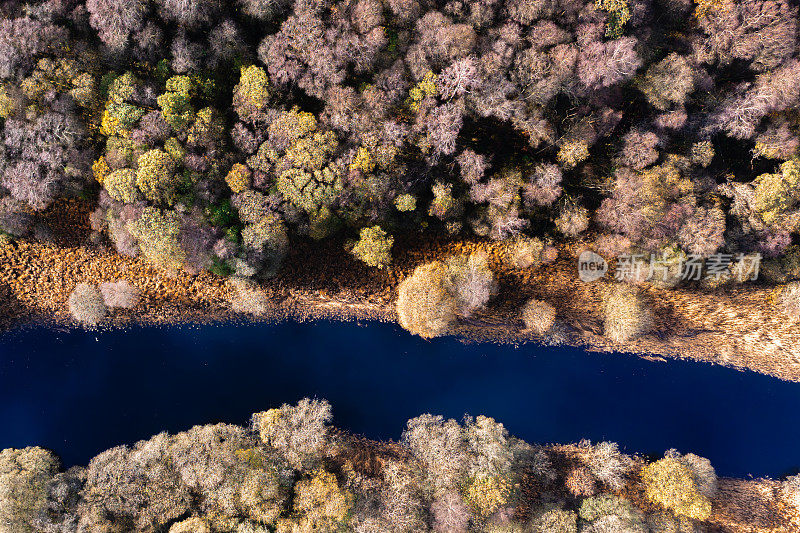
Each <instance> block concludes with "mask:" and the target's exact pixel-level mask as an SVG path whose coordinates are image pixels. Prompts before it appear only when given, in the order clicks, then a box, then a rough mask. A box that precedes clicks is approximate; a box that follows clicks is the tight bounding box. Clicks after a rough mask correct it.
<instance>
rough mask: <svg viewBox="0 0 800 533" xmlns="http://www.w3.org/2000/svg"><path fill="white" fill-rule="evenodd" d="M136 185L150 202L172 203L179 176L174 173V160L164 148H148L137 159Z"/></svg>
mask: <svg viewBox="0 0 800 533" xmlns="http://www.w3.org/2000/svg"><path fill="white" fill-rule="evenodd" d="M137 165H138V167H139V168H138V170H137V171H136V186H137V187H139V190H140V191H142V193H143V194H144V196H145V198H147V199H148V200H150V201H152V202H161V203H165V204H168V205H172V203H173V202H174V201H175V189H176V187H177V185H178V182H179V180H180V178H179V177H178V175H176V174H175V161H174V160H173V159H172V157H171V156H170V155H169V154H168V153H167V152H165V151H164V150H150V151H148V152H145V153H143V154H142V155H141V156H139V159H138V161H137Z"/></svg>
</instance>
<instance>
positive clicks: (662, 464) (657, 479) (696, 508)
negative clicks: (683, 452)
mask: <svg viewBox="0 0 800 533" xmlns="http://www.w3.org/2000/svg"><path fill="white" fill-rule="evenodd" d="M642 481H643V482H644V488H645V496H646V497H647V498H648V499H649V500H650V501H652V502H653V503H656V504H658V505H661V506H662V507H664V508H666V509H669V510H671V511H673V512H674V513H676V514H678V515H681V516H685V517H687V518H691V519H693V520H706V519H707V518H708V517H709V516H710V515H711V502H710V501H709V499H708V498H707V497H706V496H703V495H702V494H701V493H700V490H699V488H698V485H697V478H696V476H695V475H694V473H693V472H692V469H691V468H689V467H688V466H686V465H685V464H684V463H683V462H681V461H680V460H679V459H676V458H674V457H665V458H663V459H660V460H658V461H656V462H654V463H651V464H649V465H647V466H646V467H644V468H643V469H642Z"/></svg>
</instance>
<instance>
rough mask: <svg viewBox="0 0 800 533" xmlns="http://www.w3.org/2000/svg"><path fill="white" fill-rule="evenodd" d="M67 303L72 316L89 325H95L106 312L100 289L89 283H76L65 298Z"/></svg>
mask: <svg viewBox="0 0 800 533" xmlns="http://www.w3.org/2000/svg"><path fill="white" fill-rule="evenodd" d="M67 304H68V306H69V312H70V313H72V316H73V318H75V320H77V321H78V322H80V323H81V324H86V325H89V326H96V325H97V324H98V323H99V322H100V321H101V320H103V318H105V316H106V314H107V312H108V309H107V308H106V304H105V303H103V295H102V294H101V293H100V290H99V289H98V288H97V287H96V286H95V285H92V284H90V283H79V284H78V285H76V286H75V289H74V290H73V291H72V294H70V295H69V298H68V299H67Z"/></svg>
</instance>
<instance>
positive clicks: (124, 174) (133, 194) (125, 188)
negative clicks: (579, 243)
mask: <svg viewBox="0 0 800 533" xmlns="http://www.w3.org/2000/svg"><path fill="white" fill-rule="evenodd" d="M103 187H104V188H105V190H106V192H107V193H108V195H109V196H111V198H113V199H114V200H117V201H119V202H124V203H126V204H132V203H134V202H136V201H137V200H140V199H141V198H142V195H141V193H140V192H139V189H137V188H136V171H135V170H133V169H132V168H121V169H119V170H115V171H114V172H111V173H109V174H108V175H107V176H106V177H105V179H103Z"/></svg>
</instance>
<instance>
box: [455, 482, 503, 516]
mask: <svg viewBox="0 0 800 533" xmlns="http://www.w3.org/2000/svg"><path fill="white" fill-rule="evenodd" d="M511 491H512V485H511V483H510V482H509V480H507V479H505V478H503V477H501V476H489V477H479V478H475V479H473V480H472V482H471V483H470V484H469V487H467V495H466V498H467V501H468V502H469V503H470V504H471V505H472V506H473V508H474V509H475V510H476V511H477V514H478V515H479V516H482V517H484V518H485V517H487V516H489V515H491V514H493V513H495V512H496V511H497V510H498V509H500V508H501V507H503V506H504V505H506V504H507V503H508V501H509V499H510V498H511Z"/></svg>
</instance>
